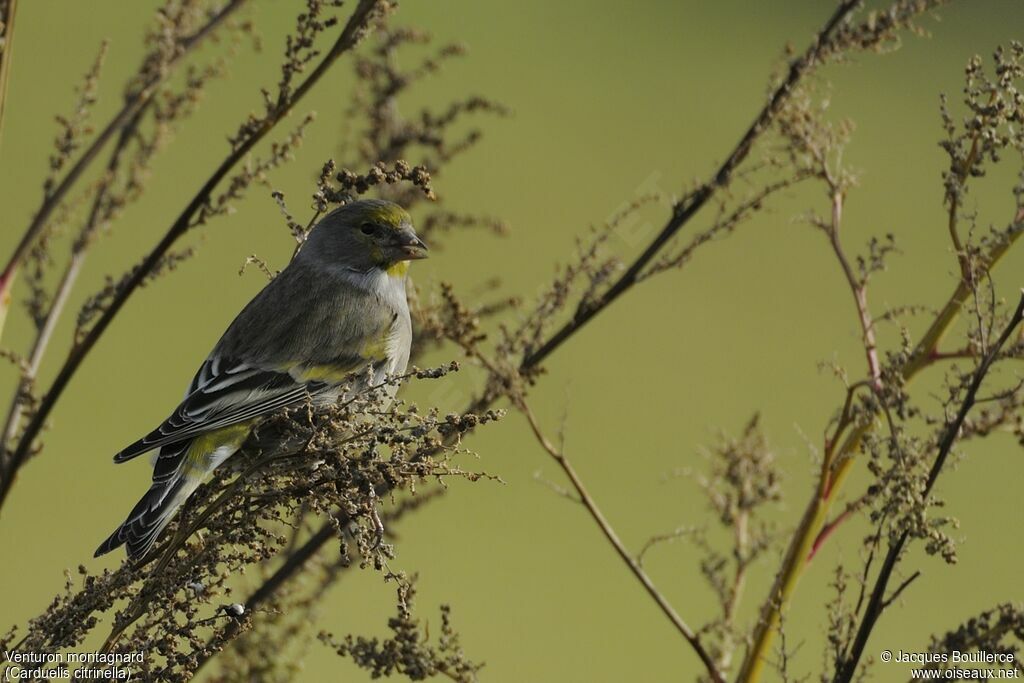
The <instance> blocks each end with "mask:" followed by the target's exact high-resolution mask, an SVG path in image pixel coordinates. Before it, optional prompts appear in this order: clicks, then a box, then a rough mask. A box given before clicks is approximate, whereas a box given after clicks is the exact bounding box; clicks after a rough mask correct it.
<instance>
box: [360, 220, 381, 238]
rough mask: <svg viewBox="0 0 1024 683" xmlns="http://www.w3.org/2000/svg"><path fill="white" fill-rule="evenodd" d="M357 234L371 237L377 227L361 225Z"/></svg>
mask: <svg viewBox="0 0 1024 683" xmlns="http://www.w3.org/2000/svg"><path fill="white" fill-rule="evenodd" d="M359 232H361V233H363V234H364V235H372V234H373V233H375V232H377V226H376V225H374V224H373V223H363V224H362V225H360V226H359Z"/></svg>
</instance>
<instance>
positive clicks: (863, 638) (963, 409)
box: [834, 291, 1024, 683]
mask: <svg viewBox="0 0 1024 683" xmlns="http://www.w3.org/2000/svg"><path fill="white" fill-rule="evenodd" d="M1021 320H1024V291H1022V292H1021V298H1020V301H1019V302H1018V303H1017V309H1016V310H1015V311H1014V313H1013V316H1012V317H1011V318H1010V321H1009V322H1008V323H1007V325H1006V328H1005V329H1004V330H1003V332H1002V334H1000V335H999V339H998V341H996V343H995V345H994V346H993V347H992V348H991V349H990V350H989V352H988V353H987V354H985V356H984V357H983V358H982V359H981V362H980V363H979V364H978V368H977V369H976V370H975V371H974V376H973V377H972V379H971V385H970V386H969V387H968V389H967V393H966V395H965V396H964V400H963V402H962V403H961V404H960V408H959V410H957V414H956V417H955V418H954V419H953V421H952V422H950V423H949V424H947V425H946V428H945V430H944V431H943V433H942V437H941V438H940V439H939V450H938V453H937V454H936V456H935V460H934V461H933V462H932V467H931V470H929V472H928V479H927V481H926V482H925V486H924V491H923V493H922V496H921V497H922V499H923V500H924V501H925V504H927V500H928V497H929V495H930V494H931V492H932V489H933V488H934V486H935V481H936V480H937V479H938V478H939V475H940V474H941V473H942V468H943V466H944V465H945V464H946V459H947V458H948V457H949V454H950V452H951V451H952V450H953V444H954V443H956V439H957V436H958V435H959V433H960V429H961V428H962V427H963V424H964V421H965V420H966V419H967V414H968V413H969V412H970V410H971V408H972V407H973V406H974V404H975V400H976V398H977V395H978V390H979V389H980V388H981V384H982V382H983V381H984V380H985V376H986V375H988V372H989V370H990V369H991V368H992V364H993V363H995V360H996V358H997V357H998V355H999V351H1000V350H1001V349H1002V348H1003V346H1004V345H1005V344H1006V342H1007V340H1008V339H1009V338H1010V335H1011V334H1013V332H1014V331H1015V330H1016V329H1017V326H1018V325H1019V324H1020V323H1021ZM909 538H910V532H909V530H904V531H903V532H902V533H901V534H900V536H899V538H898V539H897V540H896V541H895V542H892V543H890V545H889V551H888V552H887V553H886V555H885V560H884V561H883V563H882V567H881V569H879V572H878V577H877V578H876V579H875V585H874V588H873V589H872V591H871V598H870V599H869V600H868V604H867V606H866V607H865V608H864V616H863V618H862V619H861V623H860V627H859V628H858V629H857V636H856V638H855V639H854V641H853V645H852V646H851V648H850V651H849V653H848V654H847V655H846V656H845V657H844V658H843V661H842V662H841V663H840V665H839V667H838V669H837V671H836V677H835V679H834V680H835V682H836V683H849V681H852V680H853V676H854V674H855V673H856V672H857V664H858V663H859V662H860V658H861V656H862V655H863V654H864V648H865V646H866V645H867V641H868V638H869V637H870V636H871V631H872V630H873V629H874V627H875V624H876V623H878V619H879V617H881V616H882V612H883V611H884V610H885V607H886V605H887V604H888V603H889V602H891V601H892V599H894V598H895V597H896V595H898V594H899V593H900V592H901V591H902V590H903V588H905V587H906V585H907V583H909V581H908V582H905V583H904V584H903V585H902V586H900V587H899V588H897V590H896V592H895V594H894V595H893V597H892V598H890V599H888V600H887V599H886V597H885V593H886V590H887V588H888V585H889V580H890V579H891V578H892V573H893V570H894V569H895V568H896V564H897V563H898V562H899V559H900V557H901V556H902V554H903V549H904V547H905V546H906V544H907V541H908V540H909ZM913 578H915V577H911V580H912V579H913Z"/></svg>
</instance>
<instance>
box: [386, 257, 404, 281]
mask: <svg viewBox="0 0 1024 683" xmlns="http://www.w3.org/2000/svg"><path fill="white" fill-rule="evenodd" d="M408 272H409V262H408V261H397V262H395V263H393V264H391V265H390V266H388V270H387V273H388V275H390V276H391V277H405V274H406V273H408Z"/></svg>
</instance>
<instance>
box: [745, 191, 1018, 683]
mask: <svg viewBox="0 0 1024 683" xmlns="http://www.w3.org/2000/svg"><path fill="white" fill-rule="evenodd" d="M1022 222H1024V209H1020V210H1018V212H1017V214H1016V215H1015V217H1014V219H1013V225H1012V226H1011V230H1010V232H1009V234H1008V236H1007V239H1006V240H1004V241H1003V242H1000V243H999V244H997V245H995V246H994V247H992V249H991V250H990V251H989V253H988V254H987V256H986V257H985V259H984V261H983V264H984V267H983V269H982V270H983V271H986V272H987V271H990V270H991V269H992V268H993V267H994V266H995V265H996V264H997V263H998V262H999V260H1000V259H1001V258H1002V257H1003V256H1004V255H1005V254H1006V252H1007V251H1009V249H1010V247H1011V246H1013V244H1014V243H1015V242H1016V241H1017V240H1018V239H1019V238H1020V236H1021V234H1022V233H1024V230H1022V229H1021V225H1020V224H1021V223H1022ZM970 292H971V286H970V284H969V283H967V282H965V281H964V280H961V281H960V282H959V283H957V286H956V289H954V290H953V293H952V295H950V297H949V299H948V300H947V301H946V304H945V305H944V306H943V307H942V310H941V311H939V313H938V315H937V316H936V317H935V319H934V320H933V321H932V323H931V325H930V326H929V327H928V329H927V331H925V333H924V335H923V336H922V337H921V341H919V342H918V344H917V346H916V347H915V348H914V352H913V353H912V354H911V356H910V359H909V360H908V361H907V363H906V364H905V365H904V366H903V368H902V369H901V371H900V372H901V374H902V376H903V379H904V381H907V382H909V381H910V380H911V379H913V378H914V377H915V376H916V375H917V374H918V373H919V372H920V371H921V370H922V369H924V368H925V367H927V366H928V365H929V363H930V362H931V356H932V354H933V353H934V351H935V349H936V348H937V347H938V345H939V343H940V342H941V341H942V339H943V337H944V336H945V335H946V333H947V332H948V331H949V328H950V326H951V325H952V324H953V321H954V320H956V317H957V315H958V314H959V313H960V309H961V308H962V307H963V304H964V302H965V301H967V298H968V297H969V296H970ZM870 428H871V426H870V425H869V424H862V425H859V426H857V427H855V428H854V429H853V431H851V432H850V434H849V435H847V437H846V439H845V440H844V441H843V443H842V445H841V446H840V447H839V448H838V449H837V451H836V456H835V458H834V459H833V460H832V461H833V462H834V463H835V465H834V466H833V467H830V468H829V469H828V471H825V470H824V469H823V471H822V478H821V480H819V483H818V487H817V489H816V490H815V493H814V495H813V496H812V497H811V500H810V501H809V502H808V504H807V507H806V508H805V509H804V513H803V516H802V517H801V519H800V523H799V525H798V526H797V529H796V531H795V532H794V533H793V537H792V539H791V540H790V544H789V547H788V548H787V550H786V553H785V555H784V559H783V564H782V568H781V569H780V570H779V573H778V574H777V575H776V577H775V582H774V583H773V585H772V588H771V591H770V592H769V595H768V598H767V599H766V600H765V602H764V604H763V605H762V607H761V617H760V619H759V620H758V624H757V628H756V629H755V632H754V638H753V644H752V645H751V647H750V650H749V651H748V652H747V656H746V658H745V660H744V663H743V668H742V669H741V672H740V676H739V678H738V680H739V681H745V682H749V681H756V680H758V679H759V678H760V676H761V673H762V671H763V668H764V665H765V663H766V658H767V655H768V650H769V647H770V646H771V641H772V638H773V637H774V633H775V630H776V628H777V626H778V619H779V612H780V610H782V609H783V608H784V607H785V606H786V605H788V604H789V602H790V600H791V599H792V597H793V594H794V593H795V592H796V587H797V584H798V583H799V580H800V577H801V576H802V575H803V572H804V570H805V568H806V567H807V559H808V558H809V557H810V556H811V550H812V549H813V548H814V541H815V539H817V537H818V534H819V533H821V530H822V528H823V527H824V526H825V523H826V519H827V517H828V514H829V509H830V507H831V505H832V502H833V501H834V500H835V498H836V493H837V492H838V491H839V490H841V489H842V485H843V482H844V481H845V480H846V477H847V475H848V474H849V473H850V470H851V469H852V466H853V463H854V462H855V458H854V457H853V456H854V454H855V453H856V452H857V450H858V449H859V448H860V444H861V439H862V438H863V437H864V435H865V434H866V433H867V432H868V430H869V429H870Z"/></svg>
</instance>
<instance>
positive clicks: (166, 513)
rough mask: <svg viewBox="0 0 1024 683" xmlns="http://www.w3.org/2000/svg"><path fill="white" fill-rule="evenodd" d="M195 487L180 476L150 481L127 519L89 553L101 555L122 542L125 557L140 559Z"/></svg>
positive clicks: (96, 555)
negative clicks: (150, 484) (124, 547)
mask: <svg viewBox="0 0 1024 683" xmlns="http://www.w3.org/2000/svg"><path fill="white" fill-rule="evenodd" d="M194 488H195V486H194V485H192V486H190V484H189V482H188V481H187V479H186V478H184V477H174V478H172V479H171V480H170V481H167V482H154V483H153V485H152V486H151V487H150V488H149V491H147V492H146V495H144V496H143V497H142V499H141V500H140V501H139V502H138V503H136V504H135V507H134V508H132V511H131V513H130V514H129V515H128V519H126V520H125V521H124V523H123V524H121V526H119V527H117V529H116V530H115V531H114V533H112V534H110V536H109V537H108V538H107V540H105V541H103V543H101V544H100V547H99V548H97V549H96V554H95V555H93V557H99V556H100V555H105V554H106V553H109V552H110V551H111V550H114V549H115V548H119V547H121V546H122V545H125V546H127V550H128V557H129V558H130V559H132V560H140V559H142V558H143V557H145V556H146V554H147V553H148V552H149V550H150V549H151V548H152V547H153V544H154V543H155V542H156V539H157V537H158V536H159V535H160V532H161V531H163V530H164V527H165V526H167V523H168V522H170V521H171V517H173V516H174V511H175V510H177V509H178V507H180V506H181V504H182V503H183V502H184V501H185V499H186V498H188V496H189V494H191V493H192V490H193V489H194Z"/></svg>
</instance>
